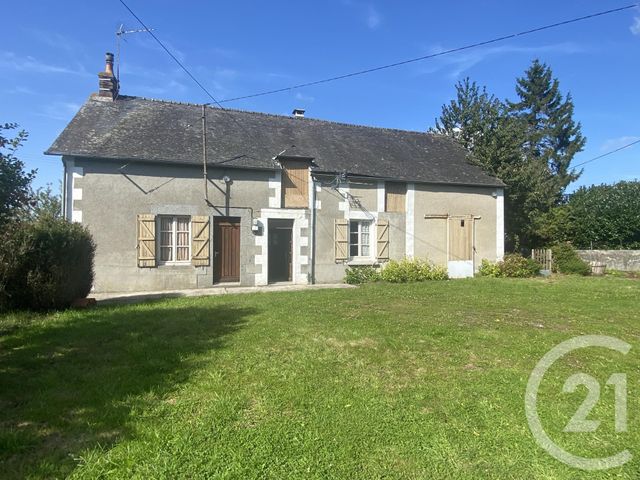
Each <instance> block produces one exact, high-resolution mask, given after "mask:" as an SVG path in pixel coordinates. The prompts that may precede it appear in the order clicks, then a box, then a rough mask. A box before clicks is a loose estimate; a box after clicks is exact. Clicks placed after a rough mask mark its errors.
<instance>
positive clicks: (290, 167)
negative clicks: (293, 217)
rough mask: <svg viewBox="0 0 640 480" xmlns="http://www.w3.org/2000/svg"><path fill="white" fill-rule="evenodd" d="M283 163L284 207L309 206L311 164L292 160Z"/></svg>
mask: <svg viewBox="0 0 640 480" xmlns="http://www.w3.org/2000/svg"><path fill="white" fill-rule="evenodd" d="M281 163H282V197H283V200H284V201H283V205H284V208H307V207H308V206H309V164H308V163H306V162H292V161H289V162H281Z"/></svg>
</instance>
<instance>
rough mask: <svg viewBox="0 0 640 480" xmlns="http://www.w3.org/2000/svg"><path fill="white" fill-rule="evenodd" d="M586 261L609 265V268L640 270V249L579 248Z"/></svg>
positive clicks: (579, 252) (626, 270)
mask: <svg viewBox="0 0 640 480" xmlns="http://www.w3.org/2000/svg"><path fill="white" fill-rule="evenodd" d="M578 255H580V258H582V259H583V260H584V261H586V262H589V263H590V262H598V263H604V264H606V265H607V270H623V271H625V272H639V271H640V250H578Z"/></svg>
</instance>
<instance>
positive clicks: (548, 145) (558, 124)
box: [431, 60, 585, 250]
mask: <svg viewBox="0 0 640 480" xmlns="http://www.w3.org/2000/svg"><path fill="white" fill-rule="evenodd" d="M516 93H517V94H518V97H519V99H520V101H519V102H517V103H512V102H508V101H505V102H503V101H501V100H499V99H497V98H496V97H495V96H494V95H491V94H489V93H488V92H487V90H486V88H484V87H483V88H480V87H478V85H477V84H476V83H475V82H471V81H470V80H469V79H468V78H467V79H464V80H463V81H461V82H458V84H457V85H456V99H455V100H452V101H451V102H450V103H449V104H448V105H443V107H442V112H441V115H440V117H439V118H438V119H436V122H435V127H434V128H433V129H432V130H431V131H433V132H436V133H440V134H443V135H448V136H450V137H453V138H455V139H456V140H458V141H459V142H460V143H461V144H462V145H463V146H464V147H465V148H466V149H467V150H469V152H471V153H472V157H471V158H472V161H475V162H477V163H478V164H479V165H480V166H481V167H482V168H483V169H484V170H485V171H486V172H487V173H490V174H492V175H495V176H497V177H498V178H500V179H502V180H503V181H504V182H505V183H506V184H507V189H506V191H505V230H506V240H507V249H508V250H518V249H520V248H521V247H535V246H538V245H539V244H540V243H541V242H542V238H541V234H540V232H539V231H538V230H539V228H540V227H541V225H542V222H541V221H540V220H539V219H540V218H541V216H543V215H544V214H546V213H547V212H549V211H550V210H551V208H552V207H553V206H555V205H558V204H559V203H561V202H562V198H563V196H562V195H563V193H564V189H565V188H566V186H567V185H568V184H569V183H570V182H571V181H573V180H575V179H577V178H578V176H579V172H575V171H574V170H572V169H570V166H569V165H570V163H571V160H572V159H573V157H574V155H575V154H576V153H577V152H579V151H580V150H582V148H583V147H584V143H585V139H584V137H583V136H582V135H581V133H580V124H579V123H578V124H576V123H575V122H574V121H573V102H572V99H571V96H570V95H568V96H567V98H563V96H562V94H561V93H560V90H559V82H558V80H557V79H554V78H553V75H552V72H551V69H550V68H549V67H548V66H546V65H544V64H541V63H540V62H539V61H537V60H535V61H534V62H533V63H532V65H531V67H530V68H529V69H528V70H527V72H526V73H525V76H524V77H523V78H520V79H517V86H516Z"/></svg>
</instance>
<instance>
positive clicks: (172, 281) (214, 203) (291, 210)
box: [46, 54, 504, 292]
mask: <svg viewBox="0 0 640 480" xmlns="http://www.w3.org/2000/svg"><path fill="white" fill-rule="evenodd" d="M112 62H113V56H112V55H110V54H108V55H107V65H106V68H105V71H104V72H101V73H100V74H99V78H100V90H99V92H98V93H97V94H93V95H91V96H90V97H89V98H88V100H87V101H86V102H85V104H84V105H83V106H82V107H81V109H80V111H79V112H78V113H77V114H76V115H75V117H74V118H73V119H72V120H71V122H70V123H69V125H68V126H67V127H66V128H65V129H64V131H63V132H62V133H61V134H60V136H59V137H58V138H57V139H56V141H55V142H54V143H53V145H52V146H51V147H50V148H49V150H48V151H47V152H46V153H47V154H50V155H61V156H62V162H63V165H64V182H63V184H64V188H63V190H64V192H63V197H64V198H63V204H64V215H65V217H66V218H67V219H69V220H70V221H76V222H81V223H82V224H84V225H86V226H87V227H88V228H89V230H90V231H91V233H92V234H93V236H94V239H95V241H96V244H97V251H96V257H95V283H94V290H95V291H99V292H106V291H152V290H165V289H182V288H198V287H210V286H213V285H216V284H238V285H266V284H269V283H275V282H292V283H296V284H306V283H329V282H340V281H342V279H343V277H344V273H345V269H346V268H347V267H348V266H350V265H380V264H384V262H386V261H388V260H389V259H402V258H404V257H418V258H424V259H428V260H429V261H431V262H433V263H436V264H441V265H445V266H447V268H448V271H449V275H450V276H452V277H464V276H470V275H473V273H474V271H475V270H476V269H477V267H478V265H479V263H480V260H481V259H483V258H487V259H489V260H492V261H495V260H497V259H500V258H501V257H502V256H503V252H504V212H503V208H504V202H503V198H504V197H503V189H504V184H503V183H502V182H501V181H500V180H498V179H496V178H494V177H491V176H489V175H487V174H486V173H484V172H483V171H482V170H481V169H480V168H478V167H477V166H475V165H473V164H471V163H470V162H469V161H468V158H467V155H466V152H465V150H464V149H462V148H461V147H459V146H458V145H457V144H456V143H455V142H454V141H452V140H451V139H449V138H447V137H443V136H438V135H433V134H429V133H423V132H413V131H403V130H394V129H386V128H372V127H365V126H359V125H348V124H342V123H336V122H330V121H322V120H317V119H311V118H307V117H305V116H304V111H301V110H294V113H293V115H292V116H282V115H271V114H265V113H256V112H248V111H241V110H222V109H219V108H212V107H209V106H203V105H196V104H186V103H177V102H170V101H162V100H152V99H146V98H140V97H132V96H124V95H120V94H119V85H118V81H117V80H116V79H115V77H114V75H113V70H112Z"/></svg>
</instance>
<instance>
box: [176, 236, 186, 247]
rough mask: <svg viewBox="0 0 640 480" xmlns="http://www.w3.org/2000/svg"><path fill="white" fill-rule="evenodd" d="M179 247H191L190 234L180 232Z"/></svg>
mask: <svg viewBox="0 0 640 480" xmlns="http://www.w3.org/2000/svg"><path fill="white" fill-rule="evenodd" d="M177 245H178V247H187V246H189V232H178V240H177Z"/></svg>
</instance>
